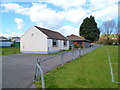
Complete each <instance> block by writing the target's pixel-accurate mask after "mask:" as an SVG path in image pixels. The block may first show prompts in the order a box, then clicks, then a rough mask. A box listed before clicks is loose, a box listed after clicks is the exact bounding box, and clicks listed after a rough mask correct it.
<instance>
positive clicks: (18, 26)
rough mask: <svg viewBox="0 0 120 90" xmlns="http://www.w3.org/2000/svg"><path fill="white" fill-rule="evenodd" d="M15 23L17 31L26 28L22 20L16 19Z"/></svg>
mask: <svg viewBox="0 0 120 90" xmlns="http://www.w3.org/2000/svg"><path fill="white" fill-rule="evenodd" d="M15 22H16V24H17V29H18V30H22V29H23V27H24V22H23V20H22V19H21V18H15Z"/></svg>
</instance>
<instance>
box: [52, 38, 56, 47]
mask: <svg viewBox="0 0 120 90" xmlns="http://www.w3.org/2000/svg"><path fill="white" fill-rule="evenodd" d="M53 47H57V40H56V39H53Z"/></svg>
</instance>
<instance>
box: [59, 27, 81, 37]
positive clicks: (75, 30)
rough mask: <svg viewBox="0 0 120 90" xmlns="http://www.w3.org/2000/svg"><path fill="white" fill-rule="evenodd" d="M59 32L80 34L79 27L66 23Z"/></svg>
mask: <svg viewBox="0 0 120 90" xmlns="http://www.w3.org/2000/svg"><path fill="white" fill-rule="evenodd" d="M59 32H61V33H62V34H64V35H65V36H68V35H71V34H74V35H79V28H74V27H72V26H69V25H66V26H63V27H61V28H60V29H59Z"/></svg>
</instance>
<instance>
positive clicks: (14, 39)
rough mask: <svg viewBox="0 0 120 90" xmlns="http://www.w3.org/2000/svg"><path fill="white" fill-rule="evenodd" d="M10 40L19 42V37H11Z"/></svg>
mask: <svg viewBox="0 0 120 90" xmlns="http://www.w3.org/2000/svg"><path fill="white" fill-rule="evenodd" d="M11 41H13V42H14V41H15V42H20V37H12V39H11Z"/></svg>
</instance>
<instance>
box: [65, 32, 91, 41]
mask: <svg viewBox="0 0 120 90" xmlns="http://www.w3.org/2000/svg"><path fill="white" fill-rule="evenodd" d="M66 38H67V39H68V40H70V41H89V40H86V39H84V38H81V37H79V36H76V35H73V34H72V35H70V36H67V37H66Z"/></svg>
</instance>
